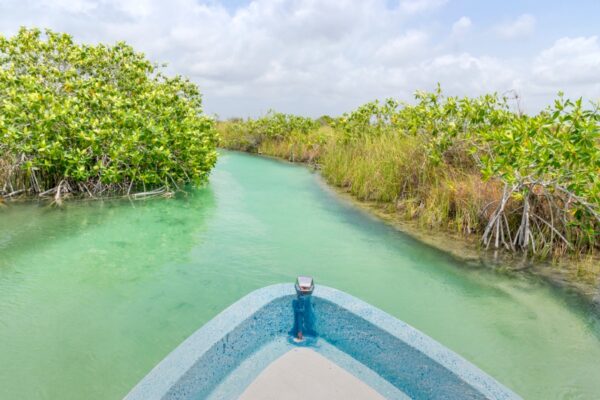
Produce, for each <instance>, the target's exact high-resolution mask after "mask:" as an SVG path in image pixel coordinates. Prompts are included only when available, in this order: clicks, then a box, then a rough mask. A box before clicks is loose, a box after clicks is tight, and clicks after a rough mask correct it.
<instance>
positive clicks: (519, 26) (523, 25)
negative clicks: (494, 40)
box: [495, 14, 536, 39]
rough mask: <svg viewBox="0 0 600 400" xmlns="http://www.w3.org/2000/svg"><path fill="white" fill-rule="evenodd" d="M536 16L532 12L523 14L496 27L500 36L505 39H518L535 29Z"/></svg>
mask: <svg viewBox="0 0 600 400" xmlns="http://www.w3.org/2000/svg"><path fill="white" fill-rule="evenodd" d="M535 23H536V20H535V17H534V16H533V15H530V14H523V15H520V16H519V17H517V19H515V20H514V21H509V22H506V23H503V24H500V25H497V26H496V28H495V31H496V33H497V34H498V36H500V37H502V38H505V39H516V38H521V37H526V36H529V35H531V34H532V33H533V31H534V30H535Z"/></svg>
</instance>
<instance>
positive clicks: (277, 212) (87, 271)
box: [0, 153, 600, 400]
mask: <svg viewBox="0 0 600 400" xmlns="http://www.w3.org/2000/svg"><path fill="white" fill-rule="evenodd" d="M298 274H310V275H313V276H314V277H315V279H316V281H317V283H322V284H326V285H329V286H334V287H336V288H339V289H342V290H344V291H347V292H349V293H351V294H353V295H355V296H358V297H360V298H362V299H364V300H366V301H368V302H370V303H372V304H374V305H376V306H378V307H380V308H382V309H383V310H385V311H387V312H389V313H391V314H393V315H395V316H396V317H398V318H400V319H403V320H404V321H406V322H408V323H410V324H412V325H413V326H415V327H417V328H418V329H420V330H422V331H424V332H425V333H427V334H428V335H430V336H432V337H433V338H435V339H437V340H438V341H440V342H441V343H443V344H445V345H446V346H448V347H450V348H451V349H453V350H454V351H456V352H458V353H460V354H461V355H463V356H464V357H466V358H467V359H468V360H470V361H471V362H473V363H475V364H476V365H478V366H479V367H480V368H482V369H484V370H485V371H487V372H488V373H490V374H491V375H493V376H494V377H495V378H497V379H498V380H500V381H501V382H502V383H504V384H506V385H507V386H509V387H510V388H512V389H513V390H515V391H516V392H518V393H519V394H521V395H522V396H523V397H525V398H528V399H563V398H564V399H578V398H581V399H598V398H600V323H599V322H598V319H597V318H595V317H594V316H592V315H591V314H590V312H589V311H586V309H585V308H584V307H581V306H579V305H578V304H577V301H576V300H575V299H573V298H572V297H569V296H568V295H566V294H564V293H561V292H559V291H557V290H554V289H551V288H549V287H548V286H546V285H544V284H542V283H540V282H536V281H533V280H531V279H528V278H514V277H513V278H510V277H506V276H503V275H500V274H498V273H494V272H492V271H490V270H488V269H485V268H466V267H465V266H462V265H461V264H460V263H459V262H457V261H455V260H453V259H452V258H451V257H449V256H447V255H445V254H443V253H441V252H438V251H435V250H432V249H431V248H429V247H427V246H424V245H421V244H419V243H418V242H416V241H414V240H412V239H410V238H408V237H406V236H404V235H402V234H400V233H398V232H396V231H394V230H393V229H391V228H389V227H388V226H386V225H383V224H381V223H379V222H377V221H375V220H373V219H371V218H369V217H367V216H365V215H364V214H362V213H360V212H357V211H356V210H354V209H353V208H352V207H350V206H348V205H345V204H343V203H341V202H339V201H338V200H337V199H336V198H335V197H334V196H332V195H331V194H329V193H328V192H327V191H326V190H324V189H323V188H322V187H321V186H320V185H319V184H318V179H317V177H316V175H314V174H312V173H311V172H310V171H308V170H307V169H305V168H303V167H298V166H290V165H286V164H282V163H279V162H276V161H272V160H266V159H261V158H254V157H251V156H248V155H242V154H236V153H225V154H223V155H222V157H221V158H220V161H219V164H218V166H217V168H216V170H215V171H214V173H213V175H212V176H211V180H210V185H209V186H208V187H207V188H205V189H202V190H198V191H196V192H195V193H193V194H192V195H189V196H187V197H182V198H178V199H172V200H151V201H145V202H134V203H131V202H129V201H107V202H77V203H74V202H72V203H69V204H68V205H67V206H66V207H64V208H62V209H55V208H48V207H43V206H36V205H31V204H28V205H13V206H10V207H8V208H4V209H0V399H29V400H35V399H61V400H67V399H120V398H121V397H122V396H124V395H125V394H126V393H127V392H128V391H129V389H130V388H131V387H132V386H133V385H134V384H135V383H137V381H138V380H139V379H141V378H142V377H143V376H144V375H145V374H146V373H147V372H148V371H149V370H150V369H151V368H152V367H153V366H154V365H155V364H156V363H157V362H158V361H160V360H161V359H162V358H163V357H164V356H165V355H166V354H167V353H169V352H170V351H171V350H172V349H173V348H174V347H175V346H177V344H179V343H180V342H181V341H182V340H184V339H185V338H186V337H187V336H188V335H190V334H191V333H192V332H193V331H195V330H196V329H198V328H199V327H200V326H201V325H202V324H204V323H205V322H207V321H208V320H209V319H210V318H211V317H213V316H214V315H216V314H217V313H218V312H219V311H221V310H223V309H224V308H225V307H227V306H228V305H229V304H231V303H233V302H234V301H236V300H237V299H239V298H240V297H242V296H243V295H245V294H247V293H248V292H250V291H252V290H254V289H257V288H259V287H262V286H266V285H269V284H272V283H278V282H291V281H292V280H293V279H294V278H295V276H296V275H298Z"/></svg>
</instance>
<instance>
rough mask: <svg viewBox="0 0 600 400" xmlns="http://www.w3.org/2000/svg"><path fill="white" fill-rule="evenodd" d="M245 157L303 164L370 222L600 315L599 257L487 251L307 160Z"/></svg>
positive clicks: (470, 237)
mask: <svg viewBox="0 0 600 400" xmlns="http://www.w3.org/2000/svg"><path fill="white" fill-rule="evenodd" d="M267 148H269V147H267ZM270 148H273V147H270ZM228 151H231V150H228ZM234 151H239V150H234ZM242 153H249V154H253V155H254V156H256V157H265V158H269V159H273V160H277V161H279V162H283V163H291V164H302V165H304V166H305V167H307V168H311V169H313V170H314V171H315V172H317V173H318V174H319V180H318V181H319V183H320V185H321V187H322V188H323V189H324V190H326V191H327V192H329V193H331V194H332V195H333V196H335V197H337V198H338V199H339V200H341V201H342V202H344V203H346V204H348V205H350V206H351V207H354V208H356V209H358V210H360V211H361V212H363V213H365V214H367V215H369V216H370V217H371V218H375V219H377V220H379V221H383V222H384V223H386V224H387V225H390V226H392V227H393V228H394V229H396V230H398V231H399V232H402V233H403V234H406V235H408V236H410V237H412V238H414V239H416V240H418V241H419V242H422V243H425V244H426V245H428V246H431V247H432V248H435V249H437V250H440V251H442V252H444V253H447V254H449V255H451V256H452V257H453V258H455V259H457V260H459V261H460V262H461V263H463V264H464V265H465V266H466V267H472V268H479V267H481V266H485V267H486V268H491V269H494V270H495V271H498V272H500V273H506V274H509V275H526V276H530V277H535V278H539V279H542V280H543V281H545V282H546V283H548V284H550V285H551V286H553V287H556V288H560V289H561V290H566V291H569V292H572V293H574V294H575V295H576V296H578V297H581V298H582V299H583V300H584V301H585V302H586V303H589V304H590V305H591V307H592V308H593V309H594V310H595V311H596V312H600V258H598V257H597V256H588V257H581V256H580V257H578V258H574V257H572V256H567V255H563V256H562V257H560V258H558V259H554V260H552V261H540V260H534V259H532V258H531V257H530V256H528V255H527V254H515V253H510V252H507V251H503V250H497V251H493V250H486V249H484V248H483V247H482V245H481V242H480V240H478V238H477V237H476V235H468V236H466V235H464V234H462V233H457V232H455V231H450V230H447V229H446V230H444V229H435V230H433V229H428V228H427V227H424V226H423V225H422V224H420V223H419V222H418V221H415V220H410V219H407V218H406V215H405V214H402V213H398V212H396V211H395V210H394V209H393V208H390V206H389V204H387V203H381V202H376V201H367V200H361V199H359V198H357V196H355V195H353V194H352V193H351V192H350V191H349V190H348V189H347V188H342V187H339V186H335V185H332V184H331V183H330V182H328V180H327V179H326V178H325V177H324V176H323V175H322V174H321V171H320V168H319V166H318V164H315V163H314V162H312V161H310V160H307V159H306V158H299V159H297V160H296V161H292V160H290V158H289V157H286V156H284V157H282V156H281V155H280V154H277V153H276V154H268V153H264V152H260V153H252V152H248V151H245V152H244V151H242Z"/></svg>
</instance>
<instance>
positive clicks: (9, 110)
mask: <svg viewBox="0 0 600 400" xmlns="http://www.w3.org/2000/svg"><path fill="white" fill-rule="evenodd" d="M201 106H202V104H201V96H200V93H199V91H198V89H197V87H196V86H195V85H194V84H192V83H191V82H189V81H188V80H186V79H184V78H182V77H179V76H176V77H166V76H164V75H163V74H162V73H160V72H159V68H158V67H157V66H156V65H154V64H152V63H151V62H149V61H148V60H146V58H145V57H144V55H143V54H141V53H136V52H135V51H134V50H133V49H132V48H131V47H130V46H128V45H126V44H125V43H117V44H116V45H114V46H106V45H102V44H99V45H96V46H90V45H79V44H76V43H74V42H73V39H72V38H71V37H70V36H69V35H66V34H59V33H54V32H51V31H46V32H45V35H43V34H42V33H41V32H40V31H39V30H37V29H31V30H28V29H24V28H23V29H21V30H20V31H19V33H18V34H17V35H15V36H14V37H11V38H6V37H2V36H0V191H1V192H2V193H3V194H4V195H5V196H11V195H15V194H17V193H29V194H52V195H54V196H55V197H56V198H57V199H60V197H61V195H64V194H65V193H79V194H85V195H90V196H97V195H101V194H114V193H130V192H135V191H140V190H144V191H146V190H154V191H155V192H161V191H172V190H174V189H177V188H178V187H179V186H180V185H182V184H186V183H194V184H197V183H201V182H203V181H204V180H206V178H207V176H208V174H209V172H210V170H211V168H212V167H213V166H214V164H215V161H216V151H215V146H216V142H217V138H216V130H215V129H214V122H213V121H212V120H211V119H210V118H208V117H206V116H204V115H203V114H202V107H201ZM2 193H0V194H2Z"/></svg>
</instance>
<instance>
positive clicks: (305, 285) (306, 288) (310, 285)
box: [296, 275, 315, 296]
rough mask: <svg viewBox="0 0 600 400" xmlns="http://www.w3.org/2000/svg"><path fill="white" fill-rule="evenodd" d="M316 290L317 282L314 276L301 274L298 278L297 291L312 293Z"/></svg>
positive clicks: (298, 292) (304, 293)
mask: <svg viewBox="0 0 600 400" xmlns="http://www.w3.org/2000/svg"><path fill="white" fill-rule="evenodd" d="M313 290H315V283H314V280H313V278H312V276H305V275H300V276H298V278H296V293H297V294H298V295H299V296H300V295H310V294H312V292H313Z"/></svg>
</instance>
